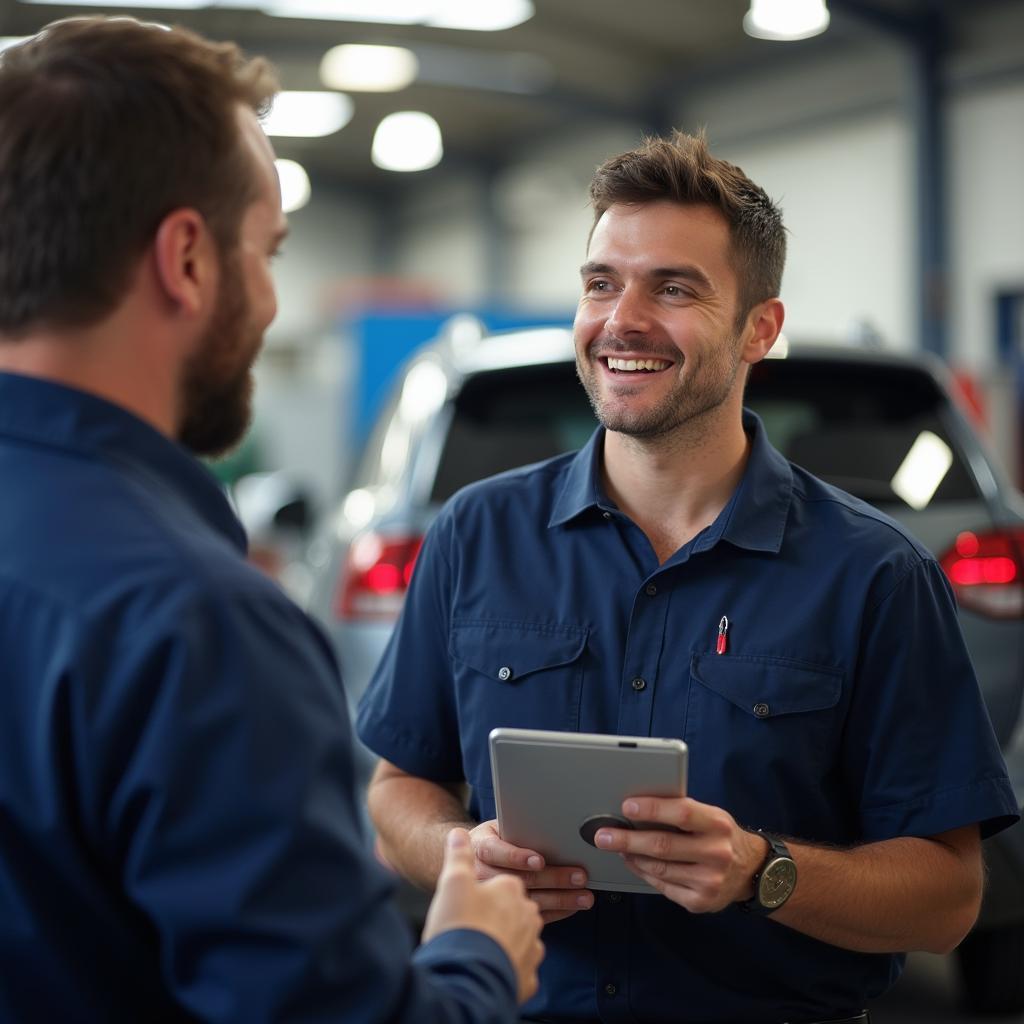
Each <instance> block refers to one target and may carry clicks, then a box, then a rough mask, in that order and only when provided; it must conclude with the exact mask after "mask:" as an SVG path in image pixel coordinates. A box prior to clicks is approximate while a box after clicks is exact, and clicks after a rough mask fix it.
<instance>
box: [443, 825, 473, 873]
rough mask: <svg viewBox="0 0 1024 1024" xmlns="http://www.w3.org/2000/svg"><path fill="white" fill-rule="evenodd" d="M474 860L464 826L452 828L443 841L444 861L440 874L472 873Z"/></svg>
mask: <svg viewBox="0 0 1024 1024" xmlns="http://www.w3.org/2000/svg"><path fill="white" fill-rule="evenodd" d="M474 867H475V861H474V857H473V845H472V843H471V842H470V839H469V833H468V832H467V831H466V830H465V829H464V828H453V829H452V830H451V831H450V832H449V833H448V835H447V836H445V842H444V863H443V864H442V866H441V874H442V876H451V875H453V874H461V873H463V872H465V873H466V874H468V875H474V874H475V871H474Z"/></svg>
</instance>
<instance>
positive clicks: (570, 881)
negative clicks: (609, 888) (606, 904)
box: [522, 867, 587, 889]
mask: <svg viewBox="0 0 1024 1024" xmlns="http://www.w3.org/2000/svg"><path fill="white" fill-rule="evenodd" d="M522 879H523V883H524V884H525V885H526V888H527V889H582V888H584V887H585V886H586V884H587V873H586V871H584V870H583V868H575V867H557V868H545V869H544V870H543V871H528V872H526V873H525V874H523V875H522Z"/></svg>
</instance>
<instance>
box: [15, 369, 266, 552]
mask: <svg viewBox="0 0 1024 1024" xmlns="http://www.w3.org/2000/svg"><path fill="white" fill-rule="evenodd" d="M0 437H10V438H16V439H18V440H21V441H27V442H30V443H33V444H39V445H45V446H47V447H51V448H59V449H62V450H64V451H71V452H76V453H78V454H80V455H83V456H85V457H87V458H94V459H101V460H104V461H107V462H112V463H116V464H119V465H120V466H121V467H123V468H126V469H127V470H128V471H129V472H130V473H131V474H132V475H133V476H136V477H143V478H145V480H146V482H147V484H148V485H149V486H150V487H156V488H159V489H161V490H163V492H164V496H165V497H166V498H168V499H169V500H176V501H178V502H180V503H182V504H184V505H185V506H186V507H187V508H188V509H189V510H191V511H192V512H193V513H194V514H196V515H198V516H199V517H200V518H201V519H202V520H203V521H204V522H205V523H206V524H207V525H208V526H209V527H211V528H212V529H214V530H216V531H217V532H218V533H220V534H222V535H223V536H225V537H226V538H227V539H228V540H229V541H230V542H231V543H232V544H234V545H235V546H236V547H237V548H239V549H240V550H241V551H243V552H244V550H245V547H246V538H245V531H244V529H243V528H242V524H241V523H240V522H239V521H238V518H237V517H236V516H235V514H234V512H232V510H231V506H230V505H229V503H228V500H227V497H226V495H225V494H224V491H223V489H222V487H221V485H220V483H219V482H218V481H217V479H216V478H215V477H214V476H213V474H212V473H210V472H209V470H207V469H206V467H205V466H204V465H203V464H202V463H201V462H199V460H198V459H196V458H195V457H194V456H193V455H192V454H191V453H190V452H188V451H187V450H186V449H185V448H183V447H182V446H181V445H180V444H177V443H176V442H174V441H171V440H170V439H169V438H167V437H165V436H164V435H163V434H161V433H160V432H159V431H158V430H156V429H154V428H153V427H151V426H150V425H149V424H148V423H145V422H144V421H143V420H141V419H139V418H138V417H137V416H135V415H133V414H132V413H130V412H128V411H127V410H126V409H124V408H122V407H121V406H119V405H115V404H113V403H112V402H108V401H106V400H105V399H103V398H100V397H98V396H97V395H92V394H88V393H86V392H84V391H79V390H77V389H75V388H70V387H66V386H64V385H63V384H57V383H55V382H53V381H48V380H42V379H40V378H37V377H26V376H22V375H20V374H14V373H0Z"/></svg>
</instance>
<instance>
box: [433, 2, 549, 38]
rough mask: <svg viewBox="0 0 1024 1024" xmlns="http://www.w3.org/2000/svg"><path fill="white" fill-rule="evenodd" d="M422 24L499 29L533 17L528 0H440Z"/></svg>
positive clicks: (498, 30) (482, 29)
mask: <svg viewBox="0 0 1024 1024" xmlns="http://www.w3.org/2000/svg"><path fill="white" fill-rule="evenodd" d="M431 6H432V7H433V8H434V13H433V14H432V15H431V16H430V17H429V18H428V19H427V20H426V22H425V23H424V24H427V25H432V26H433V27H434V28H461V29H469V30H474V31H476V32H501V31H503V30H504V29H507V28H515V26H516V25H521V24H522V23H523V22H524V21H528V20H529V19H530V18H532V17H533V3H532V2H531V0H488V2H486V3H484V2H482V0H440V2H438V3H434V4H431Z"/></svg>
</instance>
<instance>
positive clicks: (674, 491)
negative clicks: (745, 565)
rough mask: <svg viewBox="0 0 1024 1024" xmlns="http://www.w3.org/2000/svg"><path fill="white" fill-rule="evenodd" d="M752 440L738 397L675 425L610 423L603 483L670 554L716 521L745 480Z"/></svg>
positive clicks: (660, 551)
mask: <svg viewBox="0 0 1024 1024" xmlns="http://www.w3.org/2000/svg"><path fill="white" fill-rule="evenodd" d="M749 448H750V442H749V440H748V438H747V436H746V434H745V433H744V430H743V424H742V420H741V417H740V407H739V403H738V402H737V403H735V407H734V403H731V402H729V403H723V405H722V406H719V407H718V408H717V409H714V410H711V411H710V412H709V413H706V414H704V415H703V416H700V417H697V418H695V419H694V420H691V421H689V422H687V423H685V424H682V425H681V426H680V427H677V428H676V429H675V430H674V431H673V432H672V433H670V434H665V435H660V436H658V437H653V438H650V437H632V436H629V435H626V434H620V433H616V432H613V431H608V432H607V433H606V435H605V443H604V466H603V471H604V485H605V487H606V489H607V492H608V495H609V497H611V498H612V500H614V501H615V503H616V504H617V505H618V507H619V508H620V509H622V511H623V512H625V513H626V514H627V515H628V516H629V517H630V519H632V520H633V522H635V523H636V524H637V525H638V526H639V527H640V528H641V529H642V530H643V531H644V533H645V534H646V535H647V538H648V539H649V540H650V542H651V546H652V547H653V548H654V551H655V554H656V555H657V556H658V562H659V563H661V562H664V561H665V560H666V559H667V558H669V557H670V556H671V555H672V554H674V553H675V552H676V551H678V550H679V548H680V547H682V546H683V545H684V544H685V543H686V542H687V541H689V540H690V539H692V538H693V537H694V536H696V534H698V533H699V532H700V531H701V530H703V529H704V528H705V527H706V526H709V525H710V524H711V523H713V522H714V521H715V519H716V518H717V516H718V514H719V513H720V512H721V511H722V509H723V508H725V506H726V504H727V503H728V501H729V498H730V497H731V496H732V493H733V491H734V490H735V489H736V487H737V486H738V485H739V482H740V479H741V478H742V476H743V470H744V469H745V467H746V463H747V456H748V453H749Z"/></svg>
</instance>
